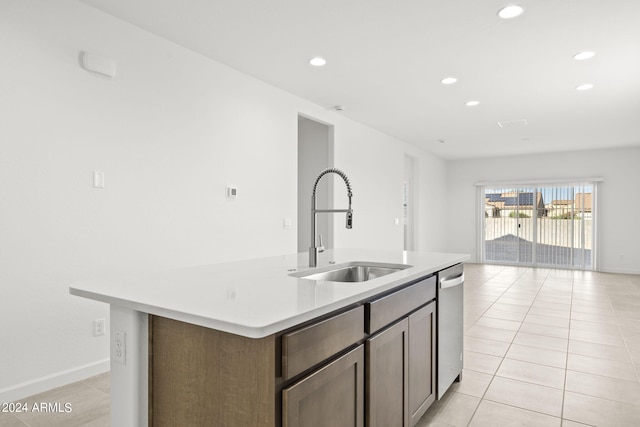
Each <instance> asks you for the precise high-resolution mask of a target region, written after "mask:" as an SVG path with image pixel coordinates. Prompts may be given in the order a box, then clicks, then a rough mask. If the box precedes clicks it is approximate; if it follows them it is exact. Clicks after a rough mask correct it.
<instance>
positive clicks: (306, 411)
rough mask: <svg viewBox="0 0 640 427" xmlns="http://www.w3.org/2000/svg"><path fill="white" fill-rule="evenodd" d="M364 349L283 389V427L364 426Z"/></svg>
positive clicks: (359, 349) (358, 348)
mask: <svg viewBox="0 0 640 427" xmlns="http://www.w3.org/2000/svg"><path fill="white" fill-rule="evenodd" d="M363 347H364V346H363V345H360V346H359V347H356V348H355V349H354V350H352V351H350V352H349V353H347V354H345V355H344V356H342V357H340V358H339V359H337V360H335V361H333V362H331V363H329V364H328V365H326V366H324V367H322V368H320V369H318V370H317V371H315V372H313V373H312V374H310V375H309V376H307V377H305V378H303V379H302V380H300V381H298V382H297V383H295V384H293V385H292V386H290V387H288V388H285V389H284V390H282V425H283V427H298V426H305V427H326V426H331V427H363V426H364V348H363Z"/></svg>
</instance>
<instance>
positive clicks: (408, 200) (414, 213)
mask: <svg viewBox="0 0 640 427" xmlns="http://www.w3.org/2000/svg"><path fill="white" fill-rule="evenodd" d="M417 173H418V167H417V159H416V158H415V157H413V156H410V155H408V154H405V155H404V181H403V182H402V224H403V229H404V250H405V251H416V250H418V247H417V237H416V236H417V221H416V218H418V199H417V198H418V190H417V186H418V177H417Z"/></svg>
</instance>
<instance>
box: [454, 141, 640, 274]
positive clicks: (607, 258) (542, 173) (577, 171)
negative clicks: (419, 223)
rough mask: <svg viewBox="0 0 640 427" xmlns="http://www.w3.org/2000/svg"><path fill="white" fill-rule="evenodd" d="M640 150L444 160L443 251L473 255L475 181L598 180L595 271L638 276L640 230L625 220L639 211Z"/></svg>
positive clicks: (475, 242) (474, 251)
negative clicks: (445, 182) (445, 236)
mask: <svg viewBox="0 0 640 427" xmlns="http://www.w3.org/2000/svg"><path fill="white" fill-rule="evenodd" d="M639 162H640V147H632V148H611V149H605V150H593V151H577V152H565V153H553V154H537V155H528V156H515V157H501V158H490V159H474V160H458V161H449V162H448V168H447V197H448V202H447V211H448V215H447V221H448V222H447V227H446V228H447V230H448V238H447V245H446V250H448V251H450V252H462V253H470V254H472V256H471V258H472V260H474V261H479V260H478V253H477V250H476V245H477V239H478V233H479V232H480V231H479V230H477V229H476V228H477V227H476V225H477V222H476V212H477V207H476V203H477V195H476V186H475V184H476V183H477V182H482V181H488V182H503V183H509V182H514V181H527V180H547V179H549V180H553V179H573V178H590V177H602V178H604V181H603V182H602V183H600V184H599V185H598V206H597V212H596V221H597V242H598V243H597V245H598V250H597V257H598V259H597V269H598V270H599V271H604V272H616V273H630V274H640V251H638V250H637V242H638V240H639V239H640V231H638V229H637V228H634V227H630V225H629V221H628V219H629V218H633V216H634V215H635V214H636V212H639V211H640V197H635V196H634V195H635V194H636V193H637V191H638V189H637V185H638V184H637V183H638V182H640V168H638V163H639Z"/></svg>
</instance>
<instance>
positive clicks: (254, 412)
mask: <svg viewBox="0 0 640 427" xmlns="http://www.w3.org/2000/svg"><path fill="white" fill-rule="evenodd" d="M307 257H308V254H306V253H302V254H291V255H283V256H277V257H269V258H261V259H255V260H247V261H238V262H230V263H223V264H216V265H207V266H199V267H191V268H184V269H176V270H169V271H164V272H158V273H154V274H145V275H137V276H130V277H124V278H116V279H100V280H91V281H83V282H79V283H74V284H73V285H72V286H71V287H70V293H71V294H73V295H77V296H82V297H85V298H90V299H94V300H97V301H102V302H105V303H108V304H110V306H111V319H110V332H111V378H112V423H113V424H114V425H120V426H136V425H163V423H164V422H165V421H163V420H165V419H166V418H167V417H175V416H181V417H183V416H185V414H186V415H189V414H190V415H189V416H193V417H194V418H193V420H192V422H198V420H200V421H201V422H203V423H205V422H206V421H205V420H206V417H207V416H212V415H211V414H214V413H215V414H216V417H222V418H218V419H219V420H222V421H219V422H221V425H223V424H226V425H233V423H240V422H247V423H249V424H246V425H265V426H266V425H269V426H273V425H294V424H295V423H294V422H293V421H291V420H289V419H288V416H287V415H285V416H284V419H283V417H282V413H283V411H286V410H287V408H289V409H290V407H291V403H292V402H293V398H294V397H295V394H296V393H297V392H298V391H297V390H298V389H296V388H295V386H296V385H298V384H299V383H300V382H301V380H302V379H304V378H306V376H308V375H309V373H310V372H315V371H314V370H318V367H321V368H322V369H325V370H326V369H329V368H331V369H338V368H339V367H340V363H342V364H343V365H344V366H347V365H346V364H345V363H346V362H345V361H348V360H351V359H353V360H355V361H356V362H355V363H354V365H353V366H355V368H354V369H356V371H355V372H356V373H359V374H357V375H356V376H357V377H358V378H357V380H358V381H362V380H363V378H362V377H363V372H364V371H363V367H362V365H363V363H361V362H359V361H358V360H359V359H358V358H359V357H361V358H364V357H365V356H364V353H363V352H364V348H365V347H364V340H370V339H373V338H375V337H377V336H378V335H374V334H378V330H377V329H376V330H374V329H373V326H372V321H371V319H370V318H369V317H367V316H369V312H370V311H371V309H370V307H371V306H375V304H376V303H377V302H378V301H379V300H380V301H382V299H384V298H381V297H387V296H392V298H391V299H393V298H396V297H395V295H398V297H397V298H396V299H398V301H400V305H401V306H402V304H409V305H410V306H411V307H410V308H409V309H407V310H409V311H407V312H406V313H402V316H405V317H407V321H406V322H407V325H408V324H409V323H408V322H409V317H408V316H409V314H412V313H414V312H415V313H417V311H418V310H419V309H421V308H424V307H427V306H428V305H429V304H428V303H429V302H431V301H433V300H434V299H435V277H434V279H433V280H427V279H426V278H429V276H430V275H433V274H434V273H437V272H438V271H441V270H444V269H445V268H447V267H450V266H452V265H455V264H459V263H461V262H463V261H465V260H466V259H468V256H467V255H463V254H445V253H421V252H407V251H375V250H358V249H335V250H328V251H326V252H324V253H322V254H321V256H320V258H319V260H318V267H317V268H314V269H310V268H309V267H308V266H307V263H308V258H307ZM354 261H361V262H370V263H385V264H395V265H402V266H404V268H403V269H401V270H398V271H396V272H394V273H392V274H389V275H386V276H383V277H378V278H373V279H371V280H368V281H363V282H348V283H345V282H333V281H327V280H311V279H305V278H302V277H299V276H300V275H303V274H305V272H309V273H312V272H316V271H324V270H327V269H330V268H333V267H335V266H338V265H340V264H343V263H350V262H354ZM296 276H298V277H296ZM432 288H433V289H432ZM404 289H406V291H405V292H397V291H398V290H404ZM432 291H433V300H431V299H430V298H432V296H431V293H432ZM417 295H420V296H419V298H417V297H416V296H417ZM400 297H402V299H400ZM421 298H422V299H424V301H423V300H421ZM387 300H389V298H387ZM411 301H416V302H415V306H413V305H412V304H413V303H412V302H411ZM382 302H383V303H385V304H386V302H385V301H382ZM372 304H373V305H372ZM378 306H384V304H381V303H378ZM432 310H433V309H432ZM374 311H375V310H374ZM387 311H388V310H385V311H384V312H387ZM392 311H393V310H392ZM365 312H366V313H365ZM402 316H400V317H398V318H397V319H390V320H389V323H385V325H384V327H385V328H386V327H387V326H389V325H391V327H390V328H389V329H393V328H396V329H397V328H400V329H401V326H398V325H401V324H402V321H401V318H402V319H404V317H402ZM360 323H361V324H362V325H361V326H362V327H360ZM431 323H433V322H431ZM316 325H320V326H317V327H316ZM354 325H355V326H354ZM406 329H407V330H408V326H407V327H406ZM307 330H308V331H312V332H314V333H316V332H317V331H324V332H323V333H325V334H329V335H330V336H328V338H327V339H326V340H325V338H326V337H325V336H324V335H323V338H321V339H319V340H314V341H311V344H309V345H306V346H305V344H304V343H305V342H306V341H305V340H308V339H310V338H308V337H307V336H306V332H305V331H307ZM357 330H359V331H357ZM367 330H368V331H367ZM385 330H386V329H385ZM301 331H302V333H301ZM352 332H353V333H352ZM331 334H333V335H331ZM354 334H355V335H354ZM309 336H311V335H309ZM332 340H333V341H332ZM336 340H337V342H339V344H338V343H336ZM325 341H327V342H326V343H325V344H326V345H325V344H323V345H321V346H320V347H317V346H316V347H317V348H315V347H314V345H313V343H317V342H325ZM372 342H373V341H372ZM334 345H337V346H338V347H339V348H338V347H336V349H335V351H334V352H333V353H331V351H333V350H323V348H324V349H326V348H332V346H334ZM340 346H342V347H340ZM305 348H306V349H305ZM368 348H369V347H367V349H368ZM358 349H360V350H358ZM309 350H311V353H314V354H315V355H316V356H317V357H321V359H319V361H313V360H312V361H311V362H309V364H308V366H307V365H304V363H303V364H300V363H299V362H298V361H299V360H301V359H300V358H299V356H298V355H297V354H296V352H298V353H299V354H304V353H309ZM322 351H329V353H331V354H329V353H327V354H328V355H327V356H326V358H324V357H325V356H323V355H322ZM358 351H359V352H360V353H362V354H356V353H357V352H358ZM404 353H406V354H407V357H408V354H409V353H410V352H409V351H408V350H407V351H403V354H404ZM314 354H312V355H309V354H306V355H305V356H304V357H305V358H306V359H309V357H311V359H313V357H316V356H314ZM367 357H368V356H367ZM281 361H282V363H281ZM327 361H330V362H331V363H329V364H328V365H327ZM338 361H340V363H338V364H334V363H333V362H338ZM297 365H299V366H297ZM323 366H324V367H323ZM336 366H337V368H336ZM336 372H337V371H336ZM368 372H369V371H367V373H368ZM405 376H406V373H405ZM175 382H182V383H181V384H175ZM401 382H402V381H401ZM404 382H405V383H406V382H407V381H406V378H405V380H404ZM342 386H344V387H349V386H350V385H349V384H342ZM354 387H360V388H359V390H360V389H361V388H362V386H361V384H359V383H357V382H356V383H355V385H354ZM209 389H210V390H209ZM283 390H284V391H283ZM285 391H288V393H287V392H285ZM203 393H204V394H205V395H204V396H203ZM207 393H210V394H207ZM359 394H363V393H359ZM361 397H362V396H361ZM362 400H364V397H362ZM401 400H403V401H404V400H406V399H401ZM203 402H208V403H205V404H203ZM361 403H362V402H360V403H357V405H360V404H361ZM169 404H171V406H172V407H171V408H168V407H167V405H169ZM403 404H404V403H403ZM357 405H351V406H354V407H357ZM200 409H202V410H203V413H202V414H194V411H195V412H197V411H199V410H200ZM222 409H224V411H225V412H226V415H225V414H220V413H219V412H216V411H220V410H222ZM405 412H408V410H407V411H405ZM224 417H228V418H224ZM357 418H358V419H357V420H356V422H355V425H362V424H361V423H362V419H361V418H362V417H357ZM225 420H226V421H225ZM182 421H183V422H184V418H182ZM166 422H167V423H168V424H170V423H171V421H170V420H169V421H166Z"/></svg>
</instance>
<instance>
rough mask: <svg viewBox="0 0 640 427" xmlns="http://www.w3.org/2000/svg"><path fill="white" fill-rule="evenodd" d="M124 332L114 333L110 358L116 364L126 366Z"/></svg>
mask: <svg viewBox="0 0 640 427" xmlns="http://www.w3.org/2000/svg"><path fill="white" fill-rule="evenodd" d="M126 337H127V336H126V334H125V333H124V331H115V333H114V337H113V345H112V346H111V357H113V360H115V361H116V362H118V363H122V364H123V365H125V364H126V354H127V340H126Z"/></svg>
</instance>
